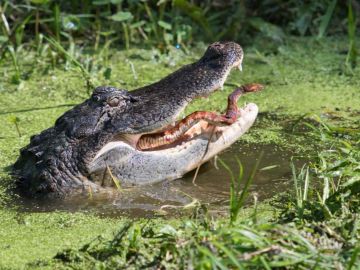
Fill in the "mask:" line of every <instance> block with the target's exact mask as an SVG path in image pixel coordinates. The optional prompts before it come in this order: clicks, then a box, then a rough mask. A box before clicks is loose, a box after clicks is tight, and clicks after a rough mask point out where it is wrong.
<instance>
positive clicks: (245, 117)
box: [89, 103, 258, 187]
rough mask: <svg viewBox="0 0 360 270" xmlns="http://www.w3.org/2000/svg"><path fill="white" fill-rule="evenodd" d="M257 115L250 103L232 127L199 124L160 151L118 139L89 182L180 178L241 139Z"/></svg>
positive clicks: (100, 157) (94, 166) (102, 155)
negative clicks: (106, 176) (107, 178)
mask: <svg viewBox="0 0 360 270" xmlns="http://www.w3.org/2000/svg"><path fill="white" fill-rule="evenodd" d="M257 113H258V108H257V106H256V105H255V104H252V103H251V104H248V105H247V106H246V107H244V108H243V109H242V114H241V116H240V117H239V118H238V119H237V121H236V122H235V123H233V124H232V125H228V126H213V125H209V124H208V123H207V122H205V121H200V122H199V123H197V124H196V125H194V126H193V127H192V128H191V129H190V130H188V132H187V135H188V137H187V139H186V140H183V139H182V140H179V141H176V142H175V143H174V144H171V145H167V146H166V147H163V148H159V149H148V150H146V151H139V150H137V149H136V148H135V147H134V144H132V145H131V144H129V138H131V139H132V140H133V143H134V142H135V139H136V138H137V139H138V138H139V136H137V137H136V136H134V135H132V136H130V137H129V136H125V139H124V140H121V139H120V138H118V140H116V141H112V142H110V143H108V145H106V146H105V147H104V148H103V149H102V150H101V153H99V154H98V155H97V157H96V158H95V159H94V160H93V162H92V163H91V164H90V165H89V173H90V179H91V181H94V182H97V183H99V181H100V180H99V178H103V177H104V175H106V174H108V175H109V174H110V175H111V178H112V177H113V176H115V178H117V179H119V180H120V182H121V184H122V186H125V187H126V186H132V185H143V184H151V183H155V182H159V181H163V180H172V179H176V178H179V177H181V176H182V175H184V174H185V173H187V172H189V171H191V170H193V169H194V168H196V167H198V166H199V165H201V164H202V163H204V162H206V161H208V160H209V159H211V158H212V157H213V156H215V155H216V154H218V153H219V152H221V151H223V150H224V149H226V148H228V147H229V146H230V145H231V144H233V143H234V142H235V141H236V140H238V139H239V138H240V137H241V135H243V134H244V133H245V132H246V131H247V130H248V129H249V128H250V127H251V126H252V124H253V123H254V121H255V119H256V116H257ZM109 170H110V171H111V173H110V172H109ZM101 182H102V183H104V181H103V180H101ZM107 183H110V184H105V186H111V183H112V180H109V181H108V182H107Z"/></svg>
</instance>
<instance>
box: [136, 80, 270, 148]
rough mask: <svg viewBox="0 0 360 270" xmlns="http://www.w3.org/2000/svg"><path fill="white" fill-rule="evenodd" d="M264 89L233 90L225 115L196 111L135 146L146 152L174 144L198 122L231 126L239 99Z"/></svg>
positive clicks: (242, 88) (237, 113)
mask: <svg viewBox="0 0 360 270" xmlns="http://www.w3.org/2000/svg"><path fill="white" fill-rule="evenodd" d="M263 88H264V87H263V86H262V85H261V84H256V83H253V84H247V85H242V86H240V87H239V88H237V89H235V90H234V91H233V92H232V93H231V94H230V95H229V97H228V106H227V109H226V112H225V114H218V113H216V112H207V111H197V112H193V113H191V114H189V115H188V116H186V117H185V118H184V119H183V120H181V121H179V122H178V123H177V124H176V126H174V127H172V128H170V129H167V130H165V131H163V132H160V133H156V134H147V135H144V136H142V137H141V138H140V139H139V141H138V144H137V148H138V149H140V150H147V149H152V148H156V147H161V146H164V145H168V144H171V143H174V142H175V141H177V140H178V139H180V138H181V137H182V136H184V134H185V133H186V132H187V131H188V130H189V129H190V128H191V127H193V126H194V125H195V124H197V123H198V122H199V121H200V120H203V121H206V122H208V123H210V124H212V125H215V126H219V125H231V124H233V123H234V122H235V121H236V120H237V119H238V118H239V116H240V109H239V107H238V105H237V101H238V100H239V98H240V97H241V96H242V95H243V94H245V93H249V92H258V91H260V90H262V89H263Z"/></svg>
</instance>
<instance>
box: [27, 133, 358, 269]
mask: <svg viewBox="0 0 360 270" xmlns="http://www.w3.org/2000/svg"><path fill="white" fill-rule="evenodd" d="M317 131H318V132H319V133H323V132H324V130H322V129H321V127H320V128H317ZM325 132H326V131H325ZM328 135H329V134H328ZM343 135H344V134H342V133H337V135H334V134H330V135H329V136H326V137H323V136H321V137H320V138H319V143H322V145H323V147H324V150H322V151H321V152H319V159H318V160H317V161H316V162H311V163H309V164H308V167H303V168H302V169H301V172H300V173H299V174H296V173H295V172H294V184H295V191H294V192H291V193H292V194H294V196H283V197H282V200H281V204H278V206H277V207H278V210H281V213H280V214H279V215H274V216H273V219H272V220H266V219H262V218H261V216H260V217H259V218H257V217H255V218H254V215H255V216H256V215H257V212H256V208H250V210H248V212H247V213H248V214H247V215H245V217H243V218H234V216H233V215H232V214H233V209H232V208H231V207H230V215H229V218H228V219H229V221H230V222H228V221H227V218H217V219H213V218H211V217H210V216H209V215H208V214H207V212H206V208H204V207H200V208H198V209H197V210H195V212H196V214H195V215H194V217H193V218H185V219H184V218H183V219H182V220H181V221H164V220H152V221H151V220H146V221H142V220H139V221H137V222H135V223H133V222H128V223H126V224H124V225H123V226H121V228H119V229H118V231H117V232H116V233H115V234H114V236H113V237H111V238H96V239H94V240H93V241H90V242H88V243H87V244H85V245H83V246H82V247H81V248H79V249H74V248H72V249H67V250H64V251H62V252H60V253H58V254H57V255H56V256H55V257H54V259H53V260H49V261H42V262H38V263H35V264H31V266H32V267H39V266H41V267H48V268H52V267H56V268H63V267H64V268H65V267H70V268H72V269H85V268H101V269H113V268H117V269H129V268H131V269H141V268H147V267H151V268H156V269H159V268H160V269H161V268H164V269H187V268H194V269H249V268H251V269H274V268H276V269H279V268H280V269H283V268H286V269H339V268H340V269H358V268H359V267H360V256H359V251H360V246H359V240H360V226H359V225H360V222H359V218H358V214H359V206H360V200H359V195H360V188H359V187H360V169H359V168H360V167H359V164H360V151H359V143H360V130H358V133H357V134H356V135H354V136H351V137H347V138H346V139H343V138H342V136H343ZM344 145H345V146H346V150H344V149H343V147H344ZM330 150H331V154H330V155H329V151H330ZM345 153H347V155H344V154H345ZM325 164H326V165H325ZM310 170H311V173H310ZM338 170H340V171H341V172H340V173H338V172H339V171H338ZM309 174H311V176H312V177H314V178H317V179H318V181H316V182H315V181H309ZM339 176H340V179H339ZM326 179H327V180H326ZM327 182H331V183H332V185H330V187H329V186H328V183H327ZM301 183H303V184H304V185H303V186H302V187H300V184H301ZM244 192H246V187H245V189H244V190H243V194H244ZM321 193H322V195H325V194H326V195H325V196H321ZM238 199H239V198H238V197H233V198H232V200H235V201H237V200H238ZM230 203H231V204H233V203H234V202H233V201H231V202H230ZM240 208H241V206H239V207H238V208H237V211H240V210H242V209H240ZM251 209H252V210H251ZM242 213H243V212H242Z"/></svg>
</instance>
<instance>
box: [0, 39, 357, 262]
mask: <svg viewBox="0 0 360 270" xmlns="http://www.w3.org/2000/svg"><path fill="white" fill-rule="evenodd" d="M39 39H40V40H41V36H39ZM258 42H259V41H256V40H254V44H253V46H252V47H246V48H245V60H244V72H243V73H240V72H233V73H232V74H231V76H230V78H229V79H228V81H227V84H226V85H225V88H224V91H219V92H217V93H215V94H214V95H212V96H211V97H210V98H209V100H208V101H207V102H206V103H204V101H202V100H197V101H195V102H194V103H193V104H191V105H190V106H189V107H188V108H187V110H186V113H190V112H192V111H195V110H199V109H201V110H223V109H224V108H225V106H226V97H227V95H228V94H229V93H230V92H232V91H233V89H234V87H235V86H236V85H239V84H243V83H249V82H259V83H263V84H265V85H266V88H265V90H264V91H263V92H261V93H258V94H253V95H246V96H245V97H244V98H242V100H241V101H240V103H243V102H255V103H257V104H258V105H259V107H260V115H259V118H258V120H257V122H256V125H255V126H254V127H253V128H252V130H251V132H249V133H248V134H246V135H245V136H244V137H242V143H269V142H272V143H276V144H278V145H280V146H281V147H288V148H289V149H291V150H292V151H294V153H296V152H297V151H304V150H309V149H312V148H313V149H315V150H316V151H317V152H319V155H316V157H313V159H312V160H311V162H310V163H309V164H308V165H307V166H308V167H309V177H310V178H309V180H308V184H306V185H305V182H306V181H305V179H306V175H307V173H306V172H307V170H306V169H305V173H302V174H301V173H299V171H296V172H295V177H294V179H295V178H296V179H297V181H298V184H297V185H296V186H297V187H298V188H300V187H301V190H302V191H301V194H300V193H299V192H298V193H299V196H298V197H296V196H295V195H296V192H295V190H294V191H292V193H291V196H289V198H286V197H281V198H280V199H279V202H274V206H268V205H264V204H263V203H262V202H260V203H257V205H256V207H254V208H245V209H242V208H239V207H238V208H236V207H234V208H233V209H234V212H233V213H234V215H235V216H237V218H236V219H233V221H232V222H230V220H229V218H228V217H217V218H213V217H211V216H210V215H209V214H208V213H206V211H205V210H204V208H203V207H202V208H196V210H197V211H196V212H195V214H194V215H193V216H195V217H196V218H192V219H191V218H188V217H186V216H184V217H181V218H179V219H178V220H175V219H170V220H165V219H155V220H150V221H145V220H135V221H131V222H130V223H132V224H131V225H126V224H128V223H127V220H126V219H124V218H121V217H120V218H118V219H104V218H100V217H98V216H95V215H94V214H91V213H86V214H85V213H66V212H55V213H19V212H18V210H16V208H13V207H11V204H10V202H11V201H12V200H13V198H14V196H15V195H14V194H12V193H11V192H10V193H9V192H8V189H9V187H11V186H12V185H13V180H12V179H11V178H10V177H9V175H8V169H7V167H8V166H9V165H11V164H12V163H13V162H14V161H15V160H16V158H17V156H18V153H19V149H20V148H21V147H23V146H25V145H26V144H27V143H28V141H29V137H30V136H31V135H33V134H35V133H38V132H40V131H41V130H43V129H45V128H47V127H49V126H51V125H52V124H53V123H54V121H55V120H56V119H57V118H58V117H59V116H60V115H61V114H62V113H63V112H64V111H66V110H68V109H69V108H71V107H72V106H74V104H76V103H79V102H82V100H84V99H85V98H86V97H88V90H87V82H86V79H85V78H84V76H83V74H82V72H81V71H80V70H79V67H78V66H76V64H75V65H74V60H76V61H77V62H78V63H79V64H80V65H81V66H82V67H83V68H84V69H86V71H87V72H88V74H89V76H91V80H92V82H93V83H94V84H95V85H103V84H107V85H114V86H117V87H122V88H125V89H134V88H136V87H139V86H142V85H145V84H148V83H151V82H154V81H155V80H157V79H159V78H162V77H163V76H165V75H166V74H168V73H170V72H171V71H173V70H175V69H176V68H178V67H180V66H182V65H183V64H186V63H190V62H191V61H194V60H195V59H197V58H198V57H199V55H200V54H201V53H202V52H203V50H204V48H205V46H204V45H202V44H199V45H198V46H197V47H194V48H192V49H191V51H189V53H187V54H185V53H184V52H183V51H180V50H175V49H174V50H171V51H170V52H169V53H167V54H163V53H162V52H161V51H160V50H144V49H141V48H130V49H129V50H127V51H115V50H114V49H109V48H101V49H99V51H97V53H93V51H91V50H89V51H88V50H87V49H86V48H85V49H84V48H80V47H79V46H78V45H76V44H75V43H73V44H72V45H71V44H70V45H69V44H68V45H65V46H63V45H62V46H63V48H64V50H65V51H66V52H67V53H68V54H69V55H70V56H71V57H63V56H61V50H59V49H54V47H52V48H51V47H49V45H48V44H46V43H45V44H42V45H41V48H38V49H39V50H30V51H25V50H23V49H19V50H18V52H17V65H18V66H19V67H20V69H19V70H20V81H18V82H14V81H13V80H12V78H13V76H14V74H16V73H17V70H16V67H15V66H14V65H13V60H12V58H11V56H10V55H7V58H5V59H3V60H2V65H1V66H0V75H1V78H2V80H0V121H1V123H3V125H2V129H1V130H0V168H1V169H0V219H1V228H0V239H1V241H0V268H5V267H8V268H22V267H24V265H28V264H31V265H32V266H33V267H39V266H40V265H43V266H44V267H48V268H49V269H53V268H54V267H58V268H62V267H65V266H66V265H67V266H74V268H89V267H91V266H99V267H100V266H104V267H109V268H110V267H115V265H116V266H124V267H125V266H131V267H134V268H135V267H136V266H139V265H145V264H147V263H153V264H154V265H156V266H159V265H160V266H161V265H163V266H164V267H165V266H166V267H169V268H171V267H172V268H177V266H178V265H179V264H180V265H181V264H182V265H187V264H189V263H194V264H197V266H198V268H204V269H208V268H211V267H212V266H214V268H215V266H216V267H217V268H222V267H233V268H236V267H238V266H237V263H240V264H241V265H242V266H244V267H247V266H253V267H257V268H259V269H264V268H265V269H266V268H267V267H276V266H277V267H280V265H281V264H282V265H284V264H287V265H289V268H290V266H291V267H293V268H296V267H298V268H300V269H301V268H305V269H307V268H308V267H313V268H315V269H316V268H319V269H321V268H322V269H323V268H327V267H328V266H329V265H330V264H332V265H336V264H337V263H338V264H342V265H343V266H344V267H345V269H346V267H347V266H349V265H350V266H351V264H353V268H352V269H357V268H356V267H359V266H358V265H359V262H358V254H359V248H358V246H356V245H357V242H358V240H359V231H358V230H359V229H358V228H360V227H359V224H358V218H357V215H358V212H357V211H358V210H357V209H358V206H359V204H358V199H357V197H358V193H357V192H358V187H357V184H356V183H357V182H358V177H359V176H358V166H359V151H358V148H359V145H358V140H359V139H356V138H357V137H356V136H357V135H356V134H358V125H359V120H358V115H359V112H358V111H356V109H354V108H359V107H360V100H359V99H357V98H356V97H357V96H358V89H359V87H360V85H359V84H360V82H359V80H358V79H357V78H358V77H359V75H360V74H359V72H360V71H359V69H358V68H355V69H353V72H354V74H355V75H354V76H346V75H344V74H343V73H342V64H343V61H344V59H345V57H346V55H344V54H342V52H343V51H346V50H347V46H348V44H347V41H346V40H344V39H342V38H332V39H329V38H324V39H322V41H321V42H319V41H318V40H317V39H315V38H314V39H313V38H304V39H301V38H296V39H294V38H290V37H289V38H288V41H287V43H288V44H286V45H281V46H279V47H277V49H276V50H275V51H274V50H273V48H269V50H267V49H266V48H263V49H262V46H263V45H258ZM40 43H41V41H40ZM260 44H261V42H260ZM109 70H110V72H109ZM154 70H156V72H153V71H154ZM311 115H317V116H318V117H317V118H316V117H315V118H314V117H310V116H311ZM15 119H16V120H15ZM318 120H321V121H320V123H319V121H318ZM304 121H308V123H309V124H307V125H304V124H303V123H304ZM15 123H16V124H15ZM304 130H305V131H307V132H305V133H304ZM18 131H20V133H21V136H19V134H18ZM289 164H290V160H289ZM244 169H245V170H251V168H244ZM235 173H236V172H235ZM339 176H341V177H339ZM229 181H230V179H229ZM235 184H236V183H235ZM234 187H235V189H234V191H235V193H234V195H235V196H233V198H238V199H240V198H241V197H239V196H241V194H242V193H241V191H240V190H239V189H236V186H234ZM305 190H307V191H306V192H304V191H305ZM239 191H240V192H239ZM305 193H306V194H307V195H306V196H304V194H305ZM244 194H245V193H244ZM195 199H196V198H195ZM235 201H236V200H233V201H232V202H235ZM250 201H251V200H250ZM238 202H241V204H239V205H240V206H241V207H242V206H243V204H242V202H243V201H242V200H241V201H240V200H238ZM200 203H206V202H200ZM234 205H236V204H234ZM211 207H212V206H210V210H211ZM262 209H266V211H264V210H262ZM265 212H266V218H265V217H264V213H265ZM276 213H281V214H278V215H277V214H276ZM234 215H233V216H234ZM121 228H124V230H123V237H122V238H119V237H120V236H121V234H119V233H118V232H119V231H120V229H121ZM99 235H103V236H102V237H100V238H99V237H98V236H99ZM116 236H117V237H116ZM283 239H288V241H284V240H283ZM92 240H94V241H92ZM167 250H168V251H169V252H167ZM56 254H58V255H57V257H56V258H57V259H56V260H52V258H53V257H54V256H55V255H56ZM37 260H41V262H36V261H37Z"/></svg>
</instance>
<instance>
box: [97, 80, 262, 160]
mask: <svg viewBox="0 0 360 270" xmlns="http://www.w3.org/2000/svg"><path fill="white" fill-rule="evenodd" d="M262 89H263V86H262V85H260V84H248V85H244V86H241V87H239V88H237V89H236V90H235V91H234V92H233V93H231V94H230V95H229V96H228V107H227V110H226V112H225V113H224V114H219V113H216V112H208V111H197V112H194V113H192V114H190V115H188V116H187V117H185V118H184V119H182V120H180V121H178V122H176V123H174V124H173V125H170V126H168V127H166V128H165V129H163V130H162V131H160V132H156V133H146V134H121V135H119V136H115V137H114V139H113V140H112V141H111V142H109V143H108V144H107V145H106V146H105V147H104V148H103V149H101V150H100V152H99V153H98V154H97V155H96V157H95V159H96V158H98V157H99V156H101V155H103V154H104V153H106V152H108V151H110V150H111V149H113V148H115V147H119V146H120V145H122V146H124V145H127V146H128V147H131V148H133V149H134V150H135V151H139V152H161V151H164V150H170V149H172V150H177V151H180V150H181V149H186V148H187V147H188V146H189V145H191V144H194V143H195V142H197V141H199V140H206V141H207V142H208V143H209V144H210V143H213V142H217V141H219V139H220V138H222V139H223V140H222V143H221V145H219V147H218V149H220V148H225V146H226V147H227V146H228V143H227V141H231V143H233V142H234V141H235V140H236V139H237V138H238V137H239V136H240V135H242V134H243V133H244V132H245V131H246V130H247V129H248V128H249V127H250V126H251V125H252V124H253V122H254V121H255V118H256V115H257V111H258V109H257V106H256V105H255V104H252V103H251V104H248V105H246V106H244V107H243V108H239V107H238V106H237V101H238V99H239V98H240V96H242V95H243V94H245V93H248V92H257V91H260V90H262ZM233 138H235V140H234V139H233Z"/></svg>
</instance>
